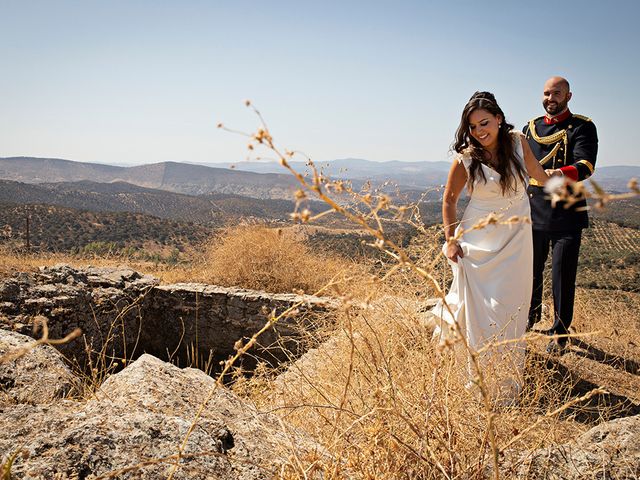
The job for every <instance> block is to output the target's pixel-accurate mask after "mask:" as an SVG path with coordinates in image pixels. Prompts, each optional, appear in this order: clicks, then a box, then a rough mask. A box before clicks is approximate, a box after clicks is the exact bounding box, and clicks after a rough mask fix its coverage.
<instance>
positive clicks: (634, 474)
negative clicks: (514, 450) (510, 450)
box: [516, 415, 640, 480]
mask: <svg viewBox="0 0 640 480" xmlns="http://www.w3.org/2000/svg"><path fill="white" fill-rule="evenodd" d="M516 477H517V478H544V479H547V480H578V479H592V478H597V479H631V478H639V477H640V416H639V415H635V416H633V417H627V418H618V419H616V420H611V421H609V422H605V423H602V424H601V425H598V426H596V427H594V428H592V429H591V430H589V431H587V432H585V433H583V434H582V435H580V436H579V437H578V438H577V439H576V440H575V441H573V442H571V443H567V444H563V445H556V446H553V447H550V448H545V449H540V450H536V451H534V452H532V453H528V454H526V455H522V457H521V459H520V465H519V467H518V469H517V476H516Z"/></svg>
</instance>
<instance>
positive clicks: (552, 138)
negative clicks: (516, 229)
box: [522, 113, 598, 232]
mask: <svg viewBox="0 0 640 480" xmlns="http://www.w3.org/2000/svg"><path fill="white" fill-rule="evenodd" d="M563 117H566V118H563ZM561 118H563V119H562V120H561V121H559V122H558V123H555V124H547V123H546V122H545V117H544V116H542V117H538V118H534V119H533V120H531V121H530V122H529V123H528V124H527V125H525V127H524V128H523V129H522V131H523V133H524V134H525V136H526V138H527V141H528V142H529V146H530V147H531V150H532V151H533V154H534V155H535V157H536V158H537V159H538V160H539V161H540V164H541V165H542V168H544V169H545V170H547V169H561V170H562V171H563V173H564V174H565V176H566V177H567V178H571V179H572V180H574V181H582V180H585V179H587V178H589V177H590V176H591V175H592V174H593V172H594V170H595V166H596V155H597V153H598V134H597V132H596V126H595V125H594V124H593V122H592V121H591V119H590V118H587V117H584V116H582V115H574V114H571V113H568V115H562V116H561ZM528 193H529V200H530V204H531V221H532V224H533V229H534V230H546V231H550V232H563V231H576V230H580V229H582V228H586V227H588V226H589V217H588V216H587V211H586V209H585V207H586V201H585V200H580V201H579V202H576V203H574V204H573V205H572V206H570V207H569V208H565V206H566V202H558V203H557V204H556V206H555V208H552V207H551V200H550V199H549V195H548V194H547V193H545V192H544V190H543V188H542V187H541V186H538V185H537V182H536V181H535V180H534V179H531V183H530V186H529V188H528Z"/></svg>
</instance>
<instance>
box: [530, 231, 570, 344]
mask: <svg viewBox="0 0 640 480" xmlns="http://www.w3.org/2000/svg"><path fill="white" fill-rule="evenodd" d="M581 239H582V230H574V231H570V232H549V231H544V230H533V292H532V294H531V307H530V309H529V328H531V327H533V325H534V324H535V323H536V322H538V321H540V318H541V316H542V292H543V276H544V267H545V263H546V261H547V257H548V256H549V247H551V277H552V291H553V309H554V321H553V327H551V331H550V332H549V333H552V334H555V335H565V334H567V333H568V331H569V326H570V325H571V321H572V320H573V301H574V299H575V295H576V274H577V271H578V254H579V253H580V241H581Z"/></svg>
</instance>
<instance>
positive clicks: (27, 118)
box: [0, 0, 640, 166]
mask: <svg viewBox="0 0 640 480" xmlns="http://www.w3.org/2000/svg"><path fill="white" fill-rule="evenodd" d="M639 21H640V2H637V1H636V0H625V1H622V0H620V1H616V0H611V1H609V2H601V1H591V0H582V1H574V0H565V1H562V2H549V1H545V2H543V1H529V2H514V1H511V2H507V1H491V0H485V1H467V0H457V1H430V0H423V1H408V0H395V1H378V0H368V1H357V0H352V1H349V0H342V1H332V0H324V1H306V0H297V1H278V0H271V1H266V2H265V1H262V2H258V1H248V0H224V1H223V0H209V1H205V0H174V1H168V0H148V1H147V0H126V1H122V0H109V1H107V0H102V1H97V0H75V1H72V0H48V1H35V0H15V1H8V0H0V157H9V156H35V157H48V158H64V159H69V160H76V161H83V162H98V163H111V164H145V163H155V162H163V161H178V162H190V163H213V162H238V161H242V160H244V159H246V158H247V155H248V150H247V148H246V143H247V142H246V139H245V138H243V137H242V136H239V135H235V134H233V133H230V132H227V131H224V130H220V129H217V128H216V125H217V124H218V123H224V124H225V125H226V126H228V127H229V128H233V129H237V130H241V131H246V132H250V131H254V130H255V129H256V128H257V127H258V125H259V123H258V119H257V118H256V116H255V115H254V114H253V113H252V112H251V111H250V110H249V109H247V108H246V107H245V105H244V101H245V100H246V99H250V100H251V101H252V102H253V104H254V105H256V106H257V107H258V108H259V110H260V111H261V113H262V115H263V116H264V118H265V120H266V122H267V125H268V126H269V129H270V131H271V133H272V134H273V136H274V138H275V140H276V142H277V143H278V144H279V145H280V146H282V147H283V148H288V149H291V150H300V151H303V152H305V154H307V155H308V156H310V157H311V158H313V159H314V160H317V161H326V160H332V159H337V158H364V159H368V160H375V161H387V160H403V161H423V160H426V161H439V160H440V161H441V160H444V161H450V159H451V154H450V151H449V150H450V146H451V143H452V141H453V136H454V133H455V130H456V127H457V125H458V123H459V121H460V113H461V111H462V108H463V107H464V104H465V103H466V101H467V100H468V98H469V97H470V96H471V94H472V93H473V92H475V91H476V90H488V91H491V92H493V93H494V94H495V95H496V97H497V99H498V102H499V103H500V106H501V107H502V109H503V111H504V112H505V115H506V118H507V121H509V122H510V123H512V124H514V125H516V127H517V128H518V129H520V128H522V126H523V125H524V123H525V122H526V121H528V120H529V119H530V118H532V117H534V116H539V115H542V114H543V113H544V112H543V109H542V105H541V94H542V86H543V84H544V81H545V80H546V79H547V78H548V77H549V76H552V75H562V76H564V77H566V78H567V79H568V80H569V81H570V82H571V87H572V92H573V98H572V100H571V102H570V108H571V110H572V111H573V112H574V113H580V114H583V115H587V116H589V117H591V118H592V119H593V121H594V122H595V124H596V126H597V128H598V134H599V139H600V153H599V156H598V165H599V166H605V165H606V166H610V165H640V154H639V153H638V147H637V146H636V145H635V144H634V143H633V141H634V138H636V135H637V132H636V129H635V127H636V126H637V120H636V116H637V115H638V112H639V111H640V93H639V91H638V90H639V87H638V86H639V85H640V54H639V53H638V50H637V49H638V46H639V45H640V29H639V28H637V24H638V22H639Z"/></svg>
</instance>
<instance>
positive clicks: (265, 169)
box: [207, 158, 640, 192]
mask: <svg viewBox="0 0 640 480" xmlns="http://www.w3.org/2000/svg"><path fill="white" fill-rule="evenodd" d="M207 165H210V166H213V165H217V166H218V167H220V166H225V167H227V168H230V167H231V166H233V167H234V168H235V169H236V170H242V171H247V172H260V173H278V172H281V171H282V167H281V166H280V165H279V164H278V163H276V162H238V163H235V164H230V163H225V164H207ZM292 166H293V167H294V168H295V169H296V170H298V171H300V172H304V171H308V167H306V165H305V163H303V162H293V163H292ZM316 166H317V167H318V168H319V169H322V171H323V173H325V174H326V175H328V176H330V177H332V178H344V179H351V180H360V181H363V180H372V181H373V182H374V183H375V184H377V185H380V184H382V183H383V182H385V181H388V180H390V181H392V182H394V183H396V184H398V185H400V186H402V187H404V188H403V190H406V189H408V188H409V187H422V188H426V187H434V186H437V185H443V184H444V183H446V181H447V174H448V173H449V169H450V168H451V161H447V162H401V161H397V160H394V161H389V162H372V161H370V160H363V159H358V158H346V159H339V160H332V161H328V162H317V163H316ZM592 178H593V180H594V181H596V182H598V184H599V185H601V186H602V187H603V188H604V189H605V190H608V191H615V192H623V191H628V188H627V184H628V182H629V180H630V179H631V178H637V179H639V180H640V166H630V165H621V166H613V167H598V168H596V171H595V173H594V175H593V177H592Z"/></svg>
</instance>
